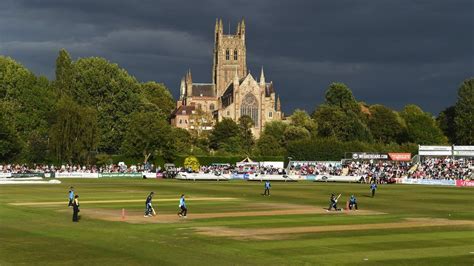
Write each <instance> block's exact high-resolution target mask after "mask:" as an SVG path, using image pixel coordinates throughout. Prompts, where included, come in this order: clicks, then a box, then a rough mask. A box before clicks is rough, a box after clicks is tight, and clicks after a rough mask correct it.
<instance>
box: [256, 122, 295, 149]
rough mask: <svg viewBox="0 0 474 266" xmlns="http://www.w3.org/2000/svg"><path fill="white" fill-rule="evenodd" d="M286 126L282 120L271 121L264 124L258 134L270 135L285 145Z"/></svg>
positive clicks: (281, 144)
mask: <svg viewBox="0 0 474 266" xmlns="http://www.w3.org/2000/svg"><path fill="white" fill-rule="evenodd" d="M287 127H288V124H286V123H284V122H282V121H271V122H267V123H266V124H265V127H264V129H263V132H262V135H261V136H260V138H261V137H263V136H271V137H273V138H274V139H275V140H277V141H278V143H279V145H280V146H284V145H285V136H284V133H285V130H286V128H287Z"/></svg>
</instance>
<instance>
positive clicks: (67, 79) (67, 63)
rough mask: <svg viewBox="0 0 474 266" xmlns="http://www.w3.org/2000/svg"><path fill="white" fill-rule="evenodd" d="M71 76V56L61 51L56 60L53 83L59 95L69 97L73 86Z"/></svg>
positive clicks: (63, 50) (72, 72) (72, 73)
mask: <svg viewBox="0 0 474 266" xmlns="http://www.w3.org/2000/svg"><path fill="white" fill-rule="evenodd" d="M73 75H74V70H73V64H72V60H71V56H70V55H69V53H68V52H67V51H66V50H65V49H61V50H60V51H59V54H58V57H57V58H56V81H55V83H54V85H55V87H56V89H57V91H58V93H59V95H61V96H63V95H70V93H71V90H72V88H73V86H74V81H73Z"/></svg>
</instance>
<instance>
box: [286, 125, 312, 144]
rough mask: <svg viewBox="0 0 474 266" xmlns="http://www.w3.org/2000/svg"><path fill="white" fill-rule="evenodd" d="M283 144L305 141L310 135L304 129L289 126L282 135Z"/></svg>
mask: <svg viewBox="0 0 474 266" xmlns="http://www.w3.org/2000/svg"><path fill="white" fill-rule="evenodd" d="M283 135H284V137H285V142H286V143H288V142H290V141H294V140H300V139H306V138H310V137H311V133H310V132H309V131H308V130H307V129H306V128H305V127H299V126H293V125H290V126H288V127H287V128H286V129H285V132H284V133H283Z"/></svg>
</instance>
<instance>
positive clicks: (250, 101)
mask: <svg viewBox="0 0 474 266" xmlns="http://www.w3.org/2000/svg"><path fill="white" fill-rule="evenodd" d="M244 115H247V116H249V117H250V118H252V121H253V124H254V126H255V127H258V100H257V97H255V96H254V95H253V94H252V93H247V95H245V97H244V99H243V101H242V105H241V107H240V117H242V116H244Z"/></svg>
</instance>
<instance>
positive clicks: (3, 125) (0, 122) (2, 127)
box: [0, 114, 21, 162]
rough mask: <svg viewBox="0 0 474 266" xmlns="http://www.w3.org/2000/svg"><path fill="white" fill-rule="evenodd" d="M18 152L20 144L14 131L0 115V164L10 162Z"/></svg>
mask: <svg viewBox="0 0 474 266" xmlns="http://www.w3.org/2000/svg"><path fill="white" fill-rule="evenodd" d="M20 152H21V144H20V140H19V138H18V136H17V134H16V132H15V130H14V129H13V128H12V127H11V126H10V125H9V124H8V123H7V120H6V119H5V117H4V115H3V114H0V162H11V161H12V160H13V159H15V158H16V157H17V156H18V155H19V154H20Z"/></svg>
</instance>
